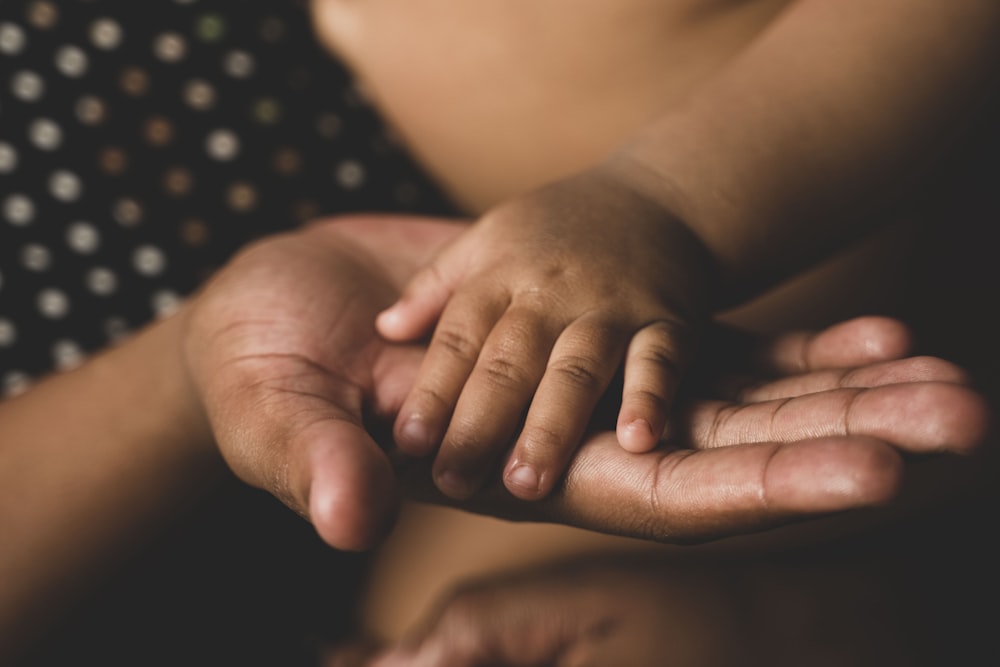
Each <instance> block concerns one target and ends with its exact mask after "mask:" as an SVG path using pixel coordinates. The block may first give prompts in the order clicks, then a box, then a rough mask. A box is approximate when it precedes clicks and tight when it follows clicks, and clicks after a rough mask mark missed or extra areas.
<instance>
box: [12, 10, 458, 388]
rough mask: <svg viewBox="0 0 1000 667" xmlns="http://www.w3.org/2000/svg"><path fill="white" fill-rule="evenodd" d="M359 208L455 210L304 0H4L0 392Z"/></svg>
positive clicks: (68, 362) (64, 364)
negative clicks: (355, 79) (251, 251)
mask: <svg viewBox="0 0 1000 667" xmlns="http://www.w3.org/2000/svg"><path fill="white" fill-rule="evenodd" d="M237 7H238V10H237V9H236V8H237ZM372 210H379V211H412V212H423V213H442V214H447V213H450V212H451V208H450V207H449V205H448V204H447V202H446V201H445V200H444V199H443V198H442V197H441V196H440V194H439V193H438V192H437V190H436V189H435V188H434V187H433V185H432V184H431V183H430V182H429V181H428V180H427V179H426V178H424V177H423V175H422V174H421V172H420V171H419V169H418V168H417V167H416V166H415V165H414V164H413V163H411V162H410V161H409V160H408V159H407V157H406V156H405V154H404V153H403V152H402V151H401V149H400V148H399V146H397V145H396V143H395V142H394V141H393V138H392V136H391V133H389V132H387V131H386V129H385V128H384V127H383V126H382V125H381V124H380V123H379V121H378V118H377V117H376V115H375V114H374V113H373V111H372V110H371V108H369V107H368V106H367V104H366V102H365V99H364V96H363V95H362V94H361V92H360V91H359V90H358V89H357V88H356V87H355V86H354V85H353V84H352V82H351V79H350V77H349V76H348V74H347V73H346V72H345V71H344V70H343V69H342V68H341V67H339V66H338V64H337V63H336V62H334V61H333V60H332V59H331V58H330V56H329V55H328V54H327V53H326V52H325V51H324V50H323V49H322V48H321V47H320V46H319V45H318V44H317V43H316V41H315V38H314V35H313V33H312V31H311V28H310V26H309V22H308V15H307V13H306V9H305V6H304V4H303V3H301V2H298V3H297V2H293V1H291V0H280V1H279V0H276V1H273V2H253V3H232V2H226V1H223V0H214V1H213V0H187V1H182V0H148V1H143V2H137V1H135V0H117V1H113V0H91V1H84V0H67V1H64V2H53V1H51V0H32V1H18V0H2V2H0V239H2V241H0V393H2V394H3V395H8V396H9V395H12V394H16V393H18V392H21V391H23V390H24V389H25V388H27V387H28V386H30V383H31V381H32V380H33V379H35V378H37V377H39V376H40V375H43V374H45V373H48V372H50V371H53V370H60V369H66V368H71V367H73V366H75V365H77V364H79V363H80V362H81V361H82V360H83V359H85V358H86V356H87V355H88V354H90V353H92V352H93V351H95V350H98V349H100V348H102V347H104V346H106V345H108V344H110V343H113V342H115V341H117V340H119V339H121V338H122V337H123V336H126V335H128V333H129V332H130V331H132V330H134V329H135V328H137V327H139V326H141V325H143V324H144V323H146V322H148V321H149V320H151V319H153V318H155V317H158V316H162V315H165V314H168V313H170V312H171V311H172V310H173V309H174V308H175V307H176V306H177V304H178V302H179V301H180V300H181V299H182V298H183V297H184V296H185V295H187V294H189V293H190V292H191V290H192V289H194V288H195V287H196V286H197V285H198V284H199V283H200V282H202V281H203V280H204V279H205V277H207V276H208V275H209V274H210V273H211V272H212V271H213V270H214V269H216V268H217V267H218V266H220V265H221V264H223V263H224V262H225V261H226V259H227V258H228V257H230V256H231V254H232V253H233V252H234V251H235V250H236V249H237V248H239V247H240V246H242V245H243V244H245V243H246V242H248V241H250V240H252V239H254V238H256V237H259V236H260V235H263V234H267V233H271V232H275V231H279V230H282V229H286V228H289V227H293V226H295V225H298V224H300V223H302V222H303V221H305V220H307V219H309V218H312V217H314V216H319V215H328V214H335V213H343V212H351V211H372Z"/></svg>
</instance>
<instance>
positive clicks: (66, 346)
mask: <svg viewBox="0 0 1000 667" xmlns="http://www.w3.org/2000/svg"><path fill="white" fill-rule="evenodd" d="M83 359H84V353H83V348H81V347H80V345H79V344H78V343H77V342H76V341H72V340H67V339H65V338H64V339H62V340H57V341H56V342H55V343H54V344H53V345H52V361H53V362H55V365H56V368H57V369H59V370H61V371H67V370H70V369H71V368H76V367H77V366H79V365H80V364H81V363H83Z"/></svg>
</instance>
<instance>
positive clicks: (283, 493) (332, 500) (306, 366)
mask: <svg viewBox="0 0 1000 667" xmlns="http://www.w3.org/2000/svg"><path fill="white" fill-rule="evenodd" d="M207 394H208V396H210V398H209V399H208V400H207V401H206V404H207V407H208V410H209V414H210V416H211V421H212V424H213V428H214V430H215V435H216V439H217V440H218V442H219V448H220V450H221V451H222V453H223V456H224V457H225V458H226V461H227V463H228V464H229V466H230V467H231V468H232V470H233V471H234V472H235V473H236V474H237V476H239V477H240V478H241V479H243V480H244V481H245V482H247V483H248V484H250V485H252V486H255V487H258V488H262V489H264V490H267V491H269V492H270V493H272V494H273V495H275V496H276V497H277V498H278V499H279V500H281V501H282V502H284V503H285V504H286V505H288V507H290V508H291V509H292V510H294V511H296V512H297V513H299V514H300V515H302V516H303V517H305V518H307V519H308V520H309V521H311V522H312V523H313V525H314V526H315V528H316V531H317V532H318V533H319V534H320V536H321V537H322V538H323V539H324V540H325V541H326V542H327V543H329V544H330V545H331V546H333V547H336V548H339V549H345V550H362V549H367V548H370V547H372V546H374V544H375V543H376V542H377V541H378V540H379V539H380V538H381V537H383V536H384V534H385V533H386V532H387V531H388V530H389V527H390V526H391V524H392V521H393V519H394V517H395V513H396V509H397V504H398V491H397V488H396V483H395V477H394V472H393V470H392V466H391V464H390V462H389V460H388V458H387V457H386V455H385V454H384V453H383V451H382V450H381V449H380V448H379V447H378V445H377V444H376V443H375V442H374V441H373V440H372V439H371V437H370V436H369V435H368V433H367V432H366V431H365V428H364V426H363V424H362V422H361V401H362V396H361V391H360V389H358V388H357V387H354V386H352V385H350V384H349V383H347V382H346V381H344V380H343V379H342V378H338V377H336V376H333V375H330V374H328V373H326V372H325V371H324V370H323V369H320V368H318V367H317V366H315V365H314V364H312V363H309V362H305V361H303V360H301V359H298V358H294V357H290V358H287V359H281V358H275V357H268V358H266V359H258V358H254V357H244V358H242V359H241V360H240V361H239V362H233V363H230V364H227V365H226V366H225V367H223V368H222V369H219V370H218V372H217V373H216V374H215V375H214V376H213V378H212V379H211V380H210V381H209V384H208V389H207Z"/></svg>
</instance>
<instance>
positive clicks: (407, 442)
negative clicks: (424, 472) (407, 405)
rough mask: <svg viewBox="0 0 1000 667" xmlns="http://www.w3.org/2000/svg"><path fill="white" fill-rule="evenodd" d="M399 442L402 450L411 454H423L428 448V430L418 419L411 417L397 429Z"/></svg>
mask: <svg viewBox="0 0 1000 667" xmlns="http://www.w3.org/2000/svg"><path fill="white" fill-rule="evenodd" d="M399 440H400V445H402V446H403V449H404V450H407V451H411V453H423V451H424V450H425V449H427V448H428V447H429V446H430V441H431V433H430V429H428V428H427V424H425V423H424V421H423V420H422V419H420V418H419V417H411V418H410V419H408V420H406V423H405V424H403V427H402V428H401V429H399ZM413 450H419V451H413Z"/></svg>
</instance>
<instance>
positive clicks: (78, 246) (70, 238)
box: [66, 220, 101, 255]
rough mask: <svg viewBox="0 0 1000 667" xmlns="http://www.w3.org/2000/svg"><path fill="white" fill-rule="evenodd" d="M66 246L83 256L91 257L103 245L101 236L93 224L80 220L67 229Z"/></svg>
mask: <svg viewBox="0 0 1000 667" xmlns="http://www.w3.org/2000/svg"><path fill="white" fill-rule="evenodd" d="M66 244H67V245H68V246H69V247H70V248H72V249H73V250H75V251H76V252H78V253H80V254H81V255H89V254H91V253H92V252H94V251H95V250H97V248H98V247H99V246H100V245H101V235H100V233H99V232H98V231H97V228H96V227H94V226H93V225H92V224H90V223H89V222H84V221H82V220H79V221H77V222H74V223H72V224H71V225H70V226H69V227H67V228H66Z"/></svg>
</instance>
